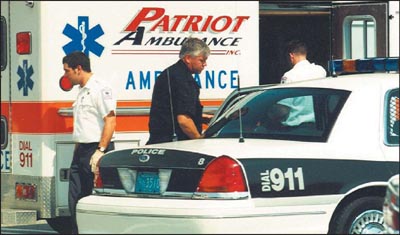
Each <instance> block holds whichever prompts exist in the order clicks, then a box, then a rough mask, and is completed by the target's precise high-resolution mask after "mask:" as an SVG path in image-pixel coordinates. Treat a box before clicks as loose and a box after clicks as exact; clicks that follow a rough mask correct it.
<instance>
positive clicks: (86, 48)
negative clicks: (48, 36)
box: [63, 16, 104, 57]
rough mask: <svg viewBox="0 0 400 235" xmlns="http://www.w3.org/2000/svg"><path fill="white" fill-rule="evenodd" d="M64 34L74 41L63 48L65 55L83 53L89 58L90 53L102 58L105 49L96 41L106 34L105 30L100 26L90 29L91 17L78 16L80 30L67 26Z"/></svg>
mask: <svg viewBox="0 0 400 235" xmlns="http://www.w3.org/2000/svg"><path fill="white" fill-rule="evenodd" d="M63 34H64V35H65V36H67V37H69V38H71V39H72V41H71V42H69V43H68V44H65V45H64V46H63V50H64V52H65V54H69V53H71V52H73V51H82V52H83V53H85V54H86V55H87V56H89V52H92V53H93V54H95V55H97V56H98V57H100V56H101V54H102V53H103V50H104V47H103V46H102V45H100V44H99V43H97V42H96V39H97V38H99V37H100V36H102V35H103V34H104V32H103V29H102V28H101V26H100V25H99V24H97V25H96V26H94V27H93V28H91V29H89V17H87V16H78V28H74V27H73V26H71V25H70V24H67V25H66V26H65V28H64V30H63Z"/></svg>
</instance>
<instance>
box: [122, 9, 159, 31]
mask: <svg viewBox="0 0 400 235" xmlns="http://www.w3.org/2000/svg"><path fill="white" fill-rule="evenodd" d="M150 12H154V14H153V15H152V16H148V15H149V13H150ZM164 12H165V9H164V8H157V7H151V8H150V7H143V8H142V10H141V11H140V12H139V13H138V14H137V15H136V17H135V18H134V19H133V20H132V22H131V23H130V24H129V25H128V26H127V27H126V28H125V31H131V32H135V31H136V30H137V28H138V27H139V25H140V24H141V23H142V22H143V21H153V20H156V19H158V18H160V17H161V16H163V15H164Z"/></svg>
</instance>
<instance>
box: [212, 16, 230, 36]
mask: <svg viewBox="0 0 400 235" xmlns="http://www.w3.org/2000/svg"><path fill="white" fill-rule="evenodd" d="M224 19H225V20H224ZM220 20H222V22H223V23H224V25H223V27H222V28H221V29H217V24H218V21H220ZM231 24H232V18H231V17H229V16H219V17H217V19H215V20H214V21H213V22H212V24H211V29H212V30H213V31H214V32H223V31H225V30H226V29H227V28H228V27H229V26H230V25H231Z"/></svg>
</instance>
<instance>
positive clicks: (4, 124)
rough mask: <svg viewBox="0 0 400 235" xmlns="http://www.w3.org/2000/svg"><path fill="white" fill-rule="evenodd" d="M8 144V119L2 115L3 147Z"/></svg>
mask: <svg viewBox="0 0 400 235" xmlns="http://www.w3.org/2000/svg"><path fill="white" fill-rule="evenodd" d="M7 144H8V128H7V120H6V118H5V117H4V116H1V149H5V148H6V147H7Z"/></svg>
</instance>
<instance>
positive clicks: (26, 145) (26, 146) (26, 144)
mask: <svg viewBox="0 0 400 235" xmlns="http://www.w3.org/2000/svg"><path fill="white" fill-rule="evenodd" d="M19 150H30V151H32V148H31V142H30V141H23V140H22V141H19Z"/></svg>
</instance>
